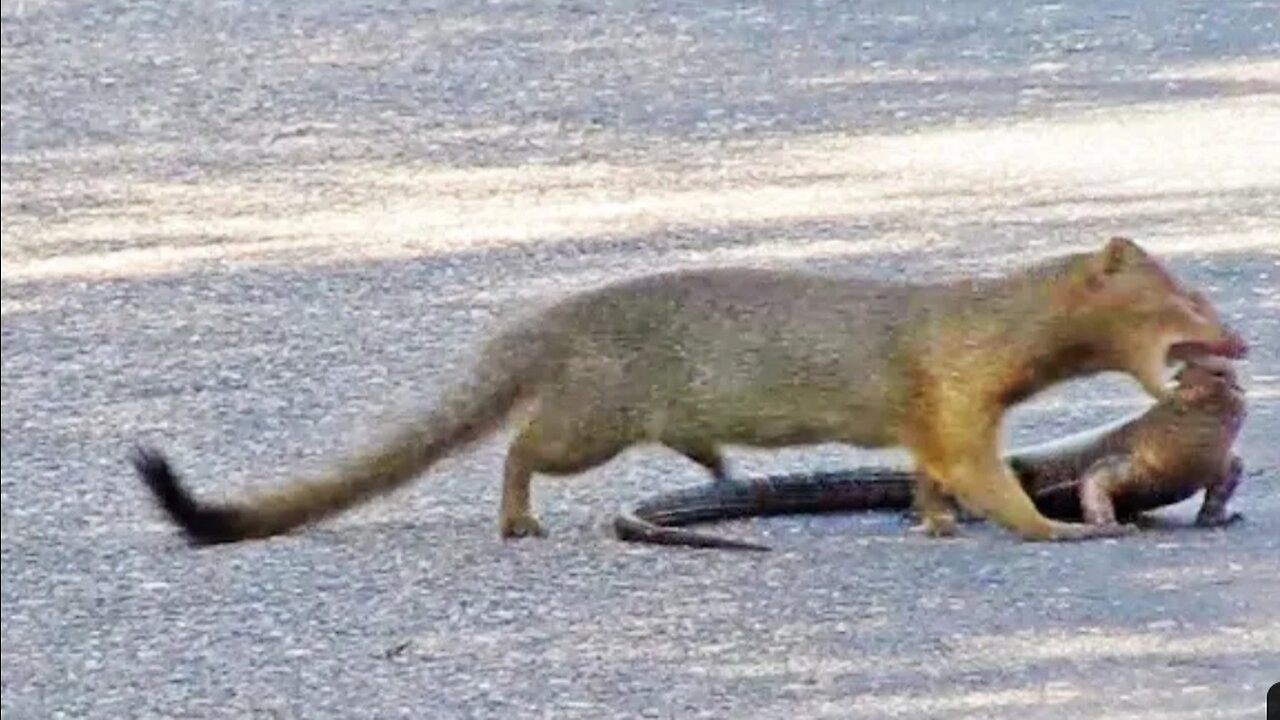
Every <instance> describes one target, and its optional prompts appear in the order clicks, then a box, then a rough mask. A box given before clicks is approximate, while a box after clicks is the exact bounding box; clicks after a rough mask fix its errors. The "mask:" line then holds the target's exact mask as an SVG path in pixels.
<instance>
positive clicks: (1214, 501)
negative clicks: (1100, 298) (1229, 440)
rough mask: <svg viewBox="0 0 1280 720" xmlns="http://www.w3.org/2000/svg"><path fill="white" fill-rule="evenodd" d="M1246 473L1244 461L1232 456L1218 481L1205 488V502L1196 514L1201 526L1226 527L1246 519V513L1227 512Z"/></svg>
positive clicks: (1197, 521) (1198, 523)
mask: <svg viewBox="0 0 1280 720" xmlns="http://www.w3.org/2000/svg"><path fill="white" fill-rule="evenodd" d="M1242 475H1244V461H1242V460H1241V459H1240V457H1239V456H1238V455H1233V456H1232V457H1231V462H1230V463H1229V464H1228V466H1227V470H1226V472H1224V473H1223V475H1222V477H1220V478H1218V479H1217V481H1216V482H1214V483H1211V484H1209V485H1208V486H1207V487H1205V490H1204V502H1203V504H1201V505H1200V512H1199V513H1197V514H1196V525H1198V526H1200V527H1225V526H1227V525H1232V524H1234V523H1237V522H1239V521H1241V520H1243V519H1244V515H1242V514H1240V513H1238V512H1233V513H1228V512H1227V503H1229V502H1231V496H1232V495H1235V492H1236V488H1238V487H1240V478H1241V476H1242Z"/></svg>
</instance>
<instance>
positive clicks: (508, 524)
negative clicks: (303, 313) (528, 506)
mask: <svg viewBox="0 0 1280 720" xmlns="http://www.w3.org/2000/svg"><path fill="white" fill-rule="evenodd" d="M498 532H499V533H500V534H501V535H502V537H503V539H508V540H509V539H513V538H522V537H546V536H547V531H546V530H543V529H542V524H541V523H539V522H538V519H537V518H535V517H533V516H532V515H517V516H516V517H510V518H503V519H502V525H501V527H500V528H499V529H498Z"/></svg>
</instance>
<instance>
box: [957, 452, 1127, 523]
mask: <svg viewBox="0 0 1280 720" xmlns="http://www.w3.org/2000/svg"><path fill="white" fill-rule="evenodd" d="M970 447H972V446H970ZM945 477H946V478H947V480H948V482H949V483H950V484H951V486H952V488H954V491H955V495H956V497H957V498H958V499H959V500H960V502H961V503H962V504H963V505H964V506H966V507H967V508H968V509H970V510H972V511H974V512H977V513H980V514H982V515H984V516H986V517H987V518H989V519H991V520H993V521H995V522H996V523H997V524H999V525H1001V526H1002V527H1004V528H1005V529H1007V530H1009V531H1011V532H1014V533H1017V534H1018V536H1019V537H1021V538H1022V539H1024V540H1028V541H1035V542H1039V541H1054V542H1060V541H1070V540H1091V539H1097V538H1108V537H1119V536H1121V535H1128V534H1130V533H1132V532H1134V531H1135V530H1136V528H1134V527H1132V526H1128V525H1119V524H1116V523H1109V524H1104V525H1093V524H1087V523H1071V522H1062V521H1058V520H1050V519H1049V518H1047V517H1045V516H1044V515H1043V514H1042V513H1041V512H1040V511H1039V510H1038V509H1037V508H1036V506H1035V503H1033V502H1032V501H1031V498H1030V497H1028V495H1027V493H1026V491H1025V490H1023V488H1022V486H1021V485H1020V484H1019V483H1018V480H1017V478H1016V477H1015V476H1014V475H1013V473H1012V472H1010V471H1009V468H1008V467H1007V466H1006V465H1005V464H1004V462H1002V461H1001V459H1000V456H999V455H998V454H997V452H996V445H995V442H994V441H993V442H991V443H989V445H988V447H987V448H986V449H985V451H983V450H980V451H977V452H970V453H966V454H963V455H961V456H959V457H958V458H957V459H956V461H954V463H953V465H952V470H951V471H950V472H948V473H947V474H946V476H945Z"/></svg>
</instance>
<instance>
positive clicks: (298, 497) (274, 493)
mask: <svg viewBox="0 0 1280 720" xmlns="http://www.w3.org/2000/svg"><path fill="white" fill-rule="evenodd" d="M526 349H527V350H533V349H534V348H533V347H529V348H526ZM491 352H492V351H491ZM488 365H489V367H486V368H482V369H481V370H480V371H478V372H477V373H476V374H475V377H474V378H473V379H472V380H471V382H468V383H464V384H463V385H461V386H459V387H457V388H455V389H454V390H453V391H452V392H451V393H450V394H449V395H448V396H447V397H446V398H445V399H444V401H443V402H442V403H441V404H440V405H439V406H438V407H437V408H435V409H433V410H432V411H431V412H430V413H428V414H427V415H425V416H424V417H422V418H420V419H418V420H416V421H413V422H410V423H408V424H406V425H405V426H403V427H401V428H398V429H397V431H396V432H394V433H393V434H391V435H389V436H388V437H385V438H384V439H383V440H382V442H380V443H378V444H375V445H374V446H373V447H371V448H368V449H366V450H365V451H364V452H362V453H360V454H359V455H357V456H355V457H354V458H351V459H349V460H347V461H346V462H344V463H341V464H339V465H338V466H337V467H335V468H333V469H332V470H330V472H329V473H327V474H325V475H322V476H320V477H317V478H313V479H307V480H301V481H297V482H295V483H293V484H289V485H285V486H283V487H280V488H277V489H274V490H269V491H266V492H264V493H261V494H259V495H256V496H252V497H250V498H247V499H245V500H241V501H239V502H236V503H231V504H225V505H216V504H209V503H202V502H200V501H198V500H196V499H195V498H194V497H193V496H192V495H191V494H190V492H188V490H187V489H186V487H185V486H184V484H183V482H182V480H181V478H179V477H178V475H177V474H176V473H175V472H174V470H173V468H172V467H171V466H170V464H169V461H168V460H167V459H165V457H164V456H163V455H161V454H160V453H159V452H157V451H156V450H154V449H151V448H147V447H142V446H139V447H135V448H134V451H133V453H132V455H131V457H130V460H131V462H132V463H133V466H134V468H135V470H136V471H137V472H138V474H139V475H140V476H141V477H142V479H143V480H144V481H145V482H146V484H147V485H148V486H149V487H150V488H151V490H152V492H153V493H154V495H155V497H156V499H157V501H158V502H159V504H160V506H161V507H162V508H163V509H164V510H165V511H166V512H167V513H168V515H169V517H170V518H172V520H173V521H174V522H175V523H177V524H178V526H179V527H181V528H182V529H183V530H184V531H185V533H186V534H187V536H188V538H189V539H190V540H192V541H193V542H195V543H197V544H216V543H225V542H234V541H238V540H246V539H250V538H262V537H269V536H272V535H279V534H281V533H286V532H289V531H290V530H293V529H295V528H297V527H299V526H302V525H306V524H310V523H314V522H317V521H320V520H323V519H325V518H327V517H330V516H332V515H335V514H338V513H340V512H342V511H344V510H347V509H349V508H351V507H354V506H355V505H358V504H360V503H363V502H365V501H367V500H371V499H373V498H375V497H377V496H379V495H385V494H387V493H390V492H392V491H394V490H396V489H398V488H400V487H401V486H403V485H405V484H406V483H408V482H410V481H412V480H413V479H414V478H415V477H417V476H418V475H419V474H420V473H421V472H423V471H424V470H426V469H427V468H428V467H430V466H431V465H432V464H433V463H435V462H436V461H437V460H439V459H441V458H442V457H444V456H445V455H446V454H448V453H450V452H453V451H455V450H458V449H461V448H463V447H465V446H466V445H467V444H469V443H471V442H473V441H475V440H477V439H479V438H481V437H482V436H484V435H485V434H487V433H489V432H490V431H492V430H494V429H495V428H497V427H498V426H499V425H501V424H502V422H503V420H504V419H505V418H506V416H507V414H508V413H509V412H510V410H511V409H512V408H513V407H514V406H515V405H516V404H517V403H518V401H519V400H520V398H521V392H522V381H523V380H528V379H530V378H529V377H527V376H522V375H524V374H525V373H528V372H529V370H530V367H528V366H527V364H526V365H525V366H517V367H516V368H513V369H515V370H516V372H510V371H507V370H505V369H504V368H503V367H502V365H501V364H500V363H494V362H489V363H488Z"/></svg>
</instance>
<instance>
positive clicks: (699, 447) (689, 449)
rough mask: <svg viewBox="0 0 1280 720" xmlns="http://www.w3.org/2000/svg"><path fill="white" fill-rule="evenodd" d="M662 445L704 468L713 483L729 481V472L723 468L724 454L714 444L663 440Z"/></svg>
mask: <svg viewBox="0 0 1280 720" xmlns="http://www.w3.org/2000/svg"><path fill="white" fill-rule="evenodd" d="M662 443H663V444H664V445H666V446H667V447H669V448H671V449H672V450H675V451H676V452H678V453H680V454H681V455H684V456H685V457H687V458H689V459H690V460H692V461H694V462H696V463H698V464H699V465H701V466H702V467H704V468H706V470H707V472H709V473H711V477H712V479H713V480H714V481H715V482H718V483H719V482H727V481H728V480H729V472H728V470H727V469H726V467H725V460H724V454H723V453H722V452H721V451H720V448H719V447H717V446H716V445H715V444H713V443H707V442H684V441H677V440H666V439H664V440H663V441H662Z"/></svg>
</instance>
